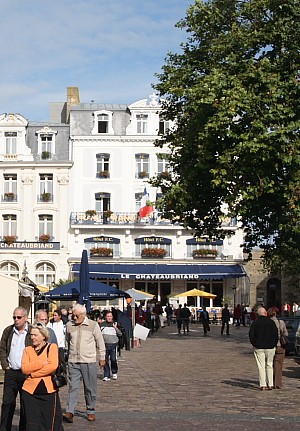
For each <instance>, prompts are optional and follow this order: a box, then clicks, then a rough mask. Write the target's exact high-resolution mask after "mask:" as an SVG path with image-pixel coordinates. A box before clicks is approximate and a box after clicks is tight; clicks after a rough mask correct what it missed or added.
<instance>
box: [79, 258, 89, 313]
mask: <svg viewBox="0 0 300 431" xmlns="http://www.w3.org/2000/svg"><path fill="white" fill-rule="evenodd" d="M79 288H80V289H79V304H83V305H85V307H86V311H87V312H88V313H89V312H90V311H91V310H92V305H91V300H90V296H89V294H90V273H89V261H88V255H87V250H83V251H82V256H81V262H80V271H79Z"/></svg>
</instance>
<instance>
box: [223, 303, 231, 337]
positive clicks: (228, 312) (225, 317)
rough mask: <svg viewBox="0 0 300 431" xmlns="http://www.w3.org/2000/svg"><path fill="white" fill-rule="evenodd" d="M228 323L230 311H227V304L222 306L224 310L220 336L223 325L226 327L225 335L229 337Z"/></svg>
mask: <svg viewBox="0 0 300 431" xmlns="http://www.w3.org/2000/svg"><path fill="white" fill-rule="evenodd" d="M229 322H230V311H229V310H228V304H224V308H223V309H222V327H221V335H223V332H224V328H225V325H226V334H227V335H229Z"/></svg>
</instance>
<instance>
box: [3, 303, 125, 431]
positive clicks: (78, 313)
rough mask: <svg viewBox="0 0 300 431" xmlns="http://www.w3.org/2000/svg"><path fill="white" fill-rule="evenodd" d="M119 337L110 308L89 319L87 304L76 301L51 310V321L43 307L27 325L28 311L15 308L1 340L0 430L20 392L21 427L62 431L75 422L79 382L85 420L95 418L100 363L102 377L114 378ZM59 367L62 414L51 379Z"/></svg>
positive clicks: (8, 424)
mask: <svg viewBox="0 0 300 431" xmlns="http://www.w3.org/2000/svg"><path fill="white" fill-rule="evenodd" d="M66 311H67V310H66ZM120 336H122V331H121V330H120V329H119V327H118V324H117V322H115V321H114V317H113V313H112V312H111V311H107V312H106V314H105V315H103V316H101V317H100V318H99V319H97V320H92V319H90V318H88V316H87V313H86V308H85V306H84V305H80V304H76V305H74V307H73V308H72V310H68V312H66V313H62V310H55V311H54V313H53V319H51V320H50V321H49V318H48V313H47V311H46V310H38V311H37V312H36V314H35V321H34V323H32V324H30V323H29V321H28V315H27V311H26V309H25V308H23V307H17V308H16V309H15V310H14V312H13V324H12V325H9V326H8V327H7V328H5V329H4V331H3V333H2V337H1V341H0V361H1V366H2V369H3V370H4V372H5V375H4V385H3V400H2V408H1V419H0V430H1V431H10V430H11V428H12V422H13V417H14V412H15V408H16V401H17V397H18V394H19V396H20V419H19V431H49V430H52V431H62V430H63V422H67V423H72V422H73V418H74V411H75V408H76V405H77V402H78V396H79V389H80V382H81V381H82V383H83V390H84V399H85V403H86V418H87V420H88V421H91V422H93V421H95V420H96V415H95V403H96V399H97V373H98V366H100V367H101V370H103V372H104V377H103V380H104V381H108V380H110V377H111V376H112V378H113V379H114V380H116V379H117V373H118V363H117V353H116V352H117V347H118V337H120ZM97 361H99V362H98V363H97ZM59 365H61V366H62V368H63V369H64V370H65V372H66V368H68V396H67V406H66V412H65V413H64V414H62V409H61V404H60V398H59V389H58V387H57V386H56V384H55V381H54V379H53V374H54V373H55V372H56V371H57V369H58V366H59Z"/></svg>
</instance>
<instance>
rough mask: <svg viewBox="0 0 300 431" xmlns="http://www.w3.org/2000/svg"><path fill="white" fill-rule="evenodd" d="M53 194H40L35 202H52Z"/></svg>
mask: <svg viewBox="0 0 300 431" xmlns="http://www.w3.org/2000/svg"><path fill="white" fill-rule="evenodd" d="M53 198H54V196H53V194H52V193H49V192H45V193H41V194H40V195H38V196H37V202H48V203H49V202H50V203H52V202H53Z"/></svg>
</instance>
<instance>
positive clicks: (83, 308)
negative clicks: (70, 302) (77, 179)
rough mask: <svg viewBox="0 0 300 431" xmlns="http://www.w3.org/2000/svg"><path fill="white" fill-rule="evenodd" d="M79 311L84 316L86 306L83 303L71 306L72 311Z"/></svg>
mask: <svg viewBox="0 0 300 431" xmlns="http://www.w3.org/2000/svg"><path fill="white" fill-rule="evenodd" d="M76 310H77V311H80V313H81V314H84V315H85V316H86V308H85V305H82V304H75V305H74V307H73V312H74V311H76Z"/></svg>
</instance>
